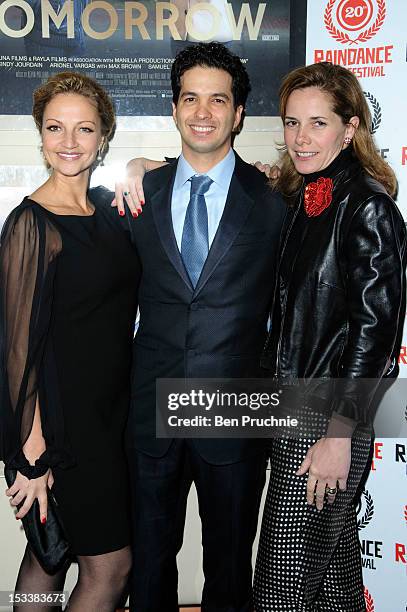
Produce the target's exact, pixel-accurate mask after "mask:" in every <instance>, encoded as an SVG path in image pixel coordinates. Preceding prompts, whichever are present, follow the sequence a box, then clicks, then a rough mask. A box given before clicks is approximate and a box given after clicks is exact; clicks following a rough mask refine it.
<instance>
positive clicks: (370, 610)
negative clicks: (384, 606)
mask: <svg viewBox="0 0 407 612" xmlns="http://www.w3.org/2000/svg"><path fill="white" fill-rule="evenodd" d="M365 602H366V612H374V601H373V597H372V596H371V594H370V593H369V591H368V590H367V588H366V587H365Z"/></svg>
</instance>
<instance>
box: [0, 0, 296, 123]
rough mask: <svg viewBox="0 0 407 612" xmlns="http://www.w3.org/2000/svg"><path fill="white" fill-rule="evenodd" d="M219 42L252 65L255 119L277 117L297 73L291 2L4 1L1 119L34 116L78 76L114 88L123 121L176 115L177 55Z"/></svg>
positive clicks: (0, 5) (1, 17)
mask: <svg viewBox="0 0 407 612" xmlns="http://www.w3.org/2000/svg"><path fill="white" fill-rule="evenodd" d="M214 40H217V41H220V42H222V43H224V44H225V45H227V46H228V47H229V48H230V50H231V51H233V52H234V53H236V54H237V55H239V57H240V58H241V60H242V62H244V63H245V65H246V66H247V69H248V71H249V74H250V77H251V81H252V88H253V93H252V95H251V97H250V99H249V102H248V107H247V114H248V115H251V116H275V115H277V114H278V112H277V108H278V104H277V92H278V86H279V82H280V80H281V77H282V76H283V75H284V74H285V73H286V72H287V71H288V70H289V68H290V2H288V1H287V0H273V1H272V2H258V1H249V2H240V1H239V2H238V1H236V0H232V1H231V2H226V0H206V1H205V2H200V1H199V0H173V1H172V2H156V1H153V0H143V1H140V2H133V1H128V0H110V1H105V0H93V1H91V0H2V1H0V78H1V83H2V87H1V90H0V104H1V111H0V113H1V114H2V115H8V114H12V115H16V114H20V115H28V114H30V112H31V95H32V91H33V89H34V88H35V87H37V86H38V85H39V84H40V83H41V82H42V81H44V80H45V79H46V78H47V77H48V76H49V75H50V74H52V73H55V72H60V71H63V70H76V71H83V72H85V73H86V74H88V75H89V76H91V77H93V78H96V79H97V80H98V81H99V82H100V83H101V84H102V85H103V86H104V87H105V88H106V89H107V90H108V91H109V93H110V94H111V96H112V97H113V99H114V101H115V104H116V111H117V114H118V115H119V116H146V115H148V116H160V115H168V114H169V113H170V110H171V106H170V104H169V99H171V84H170V72H171V65H172V62H173V58H174V56H175V54H176V53H177V52H178V51H180V50H181V49H183V48H184V47H185V46H187V45H188V44H191V43H194V42H198V41H204V42H210V41H214Z"/></svg>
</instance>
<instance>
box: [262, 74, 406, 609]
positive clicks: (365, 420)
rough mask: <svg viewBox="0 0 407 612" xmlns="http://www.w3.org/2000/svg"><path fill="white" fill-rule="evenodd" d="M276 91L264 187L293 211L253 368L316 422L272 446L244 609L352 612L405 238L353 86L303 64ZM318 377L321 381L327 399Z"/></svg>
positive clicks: (400, 304) (393, 368)
mask: <svg viewBox="0 0 407 612" xmlns="http://www.w3.org/2000/svg"><path fill="white" fill-rule="evenodd" d="M280 96H281V97H280V102H281V106H280V111H281V116H282V119H283V122H284V139H285V146H286V150H285V153H284V157H283V164H282V169H281V175H280V177H279V179H277V182H276V188H278V189H280V190H281V191H282V192H283V193H284V194H285V195H286V196H287V199H288V200H289V201H290V203H291V205H292V206H291V207H290V210H289V213H288V215H287V221H286V228H285V236H284V237H283V239H282V243H281V253H280V267H279V278H278V281H277V288H276V293H275V300H274V309H273V320H272V326H271V332H270V335H269V338H268V341H267V344H266V347H265V352H264V356H263V365H264V366H265V367H267V368H269V369H270V370H271V371H272V375H275V376H278V377H280V378H281V379H287V378H290V379H292V378H300V379H306V380H307V383H306V384H307V391H308V392H310V394H311V397H314V398H316V399H318V404H317V406H321V405H324V411H325V414H326V416H323V414H322V413H321V415H320V419H319V421H320V424H321V428H322V429H321V435H322V437H320V438H319V439H318V438H315V436H314V437H312V436H311V435H310V436H309V437H303V438H300V437H298V438H296V439H295V438H279V439H276V440H273V441H272V442H271V477H270V485H269V490H268V494H267V500H266V505H265V510H264V516H263V525H262V532H261V538H260V545H259V553H258V558H257V565H256V575H255V608H256V612H266V611H267V612H282V611H283V610H284V612H294V611H297V610H301V611H304V612H305V611H306V612H311V611H312V612H314V611H316V610H318V611H321V610H326V611H328V610H332V611H338V612H339V611H340V612H361V611H362V610H363V611H364V610H365V602H364V595H363V583H362V572H361V560H360V551H359V542H358V536H357V523H356V512H355V506H354V498H355V495H356V491H357V488H358V486H359V485H360V482H361V479H362V477H363V473H364V471H365V469H366V466H367V463H368V461H369V452H370V447H371V424H372V418H373V415H372V414H370V412H371V408H370V407H371V400H372V396H373V395H374V391H375V390H376V388H377V385H378V384H379V382H380V380H381V379H382V377H384V376H386V375H390V373H391V376H396V375H397V356H398V352H399V349H400V342H401V333H402V325H403V321H404V314H405V277H404V269H405V259H406V231H405V226H404V222H403V219H402V217H401V215H400V212H399V211H398V209H397V207H396V205H395V203H394V201H393V200H392V197H391V196H393V195H394V192H395V190H396V179H395V176H394V174H393V172H392V170H391V169H390V167H389V166H388V165H387V164H386V163H385V162H384V161H383V160H382V159H381V157H380V156H379V154H378V153H377V152H376V149H375V145H374V142H373V140H372V137H371V135H370V132H369V126H370V116H369V110H368V107H367V104H366V101H365V97H364V94H363V92H362V89H361V87H360V85H359V83H358V81H357V79H356V77H355V76H354V75H353V74H352V73H351V72H349V71H348V70H346V69H345V68H343V67H340V66H334V65H332V64H329V63H320V64H314V65H312V66H307V67H304V68H299V69H297V70H294V71H293V72H291V73H289V74H288V75H287V77H286V78H285V79H284V81H283V83H282V86H281V90H280ZM318 379H331V380H330V382H331V383H332V384H331V385H330V394H327V390H326V385H321V381H318ZM332 379H333V380H332ZM355 379H363V380H356V381H355ZM366 379H374V380H371V381H368V382H367V381H366ZM311 406H312V402H311Z"/></svg>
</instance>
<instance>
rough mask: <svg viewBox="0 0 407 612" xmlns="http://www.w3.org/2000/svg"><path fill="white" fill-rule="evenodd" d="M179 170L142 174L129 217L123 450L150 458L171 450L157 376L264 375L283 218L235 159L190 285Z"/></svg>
mask: <svg viewBox="0 0 407 612" xmlns="http://www.w3.org/2000/svg"><path fill="white" fill-rule="evenodd" d="M235 155H236V154H235ZM176 169H177V162H174V163H172V164H169V165H167V166H164V167H162V168H159V169H158V170H154V171H152V172H149V173H148V174H147V175H146V176H145V179H144V185H143V186H144V195H145V206H144V208H143V213H142V215H140V216H139V217H138V218H137V219H135V220H132V219H131V218H130V226H131V228H132V233H133V240H134V243H135V246H136V248H137V251H138V255H139V258H140V262H141V267H142V275H141V280H140V285H139V308H140V326H139V329H138V332H137V334H136V337H135V340H134V353H133V368H132V401H131V407H130V414H129V420H128V425H127V435H126V438H127V445H128V446H129V447H130V448H136V449H138V450H141V451H143V452H145V453H147V454H149V455H151V456H155V457H161V456H164V455H165V453H166V452H167V450H168V449H169V447H170V444H171V440H170V439H157V438H156V437H155V414H156V397H155V389H156V387H155V385H156V379H157V378H252V377H259V376H261V370H260V356H261V353H262V349H263V346H264V343H265V340H266V335H267V329H266V328H267V320H268V316H269V313H270V306H271V301H272V295H273V291H274V281H275V273H276V264H277V255H278V247H279V241H280V233H281V228H282V224H283V220H284V216H285V212H286V207H285V204H284V203H283V201H282V199H281V197H280V196H279V195H278V194H276V193H273V192H272V191H271V189H270V187H269V185H268V182H267V179H266V177H265V176H264V174H262V173H260V172H259V171H258V170H257V169H256V168H254V167H253V166H251V165H250V164H247V163H245V162H244V161H243V160H242V159H241V158H240V157H239V156H238V155H236V164H235V170H234V173H233V175H232V180H231V183H230V187H229V192H228V197H227V200H226V204H225V209H224V212H223V215H222V218H221V221H220V224H219V227H218V230H217V233H216V235H215V238H214V240H213V242H212V245H211V248H210V250H209V254H208V257H207V260H206V262H205V265H204V267H203V270H202V273H201V276H200V278H199V281H198V284H197V285H196V287H195V289H194V288H193V287H192V286H191V283H190V280H189V277H188V274H187V272H186V270H185V267H184V264H183V262H182V259H181V255H180V252H179V250H178V246H177V243H176V239H175V235H174V231H173V226H172V218H171V196H172V188H173V184H174V179H175V173H176ZM110 199H111V198H110ZM127 215H128V213H127ZM191 443H192V444H193V445H194V446H195V448H196V450H197V451H198V452H199V454H200V455H201V456H202V457H203V458H204V459H205V460H206V461H208V462H209V463H213V464H227V463H234V462H237V461H241V460H242V459H243V458H244V457H245V456H246V455H248V454H251V453H254V452H260V451H261V450H262V449H263V444H262V443H261V442H259V441H256V440H249V439H247V440H246V439H227V440H225V439H194V440H191Z"/></svg>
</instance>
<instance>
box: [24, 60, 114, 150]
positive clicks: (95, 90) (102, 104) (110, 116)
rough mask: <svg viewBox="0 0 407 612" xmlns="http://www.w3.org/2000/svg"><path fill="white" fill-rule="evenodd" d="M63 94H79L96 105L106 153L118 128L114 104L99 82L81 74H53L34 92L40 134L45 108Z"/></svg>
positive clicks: (34, 107) (33, 114)
mask: <svg viewBox="0 0 407 612" xmlns="http://www.w3.org/2000/svg"><path fill="white" fill-rule="evenodd" d="M63 93H75V94H79V95H80V96H84V97H85V98H88V99H89V100H91V101H92V102H93V103H94V104H95V106H96V109H97V112H98V115H99V117H100V122H101V131H102V136H103V145H102V151H101V153H104V152H106V150H107V148H108V142H109V140H111V138H112V137H113V134H114V130H115V127H116V116H115V112H114V107H113V102H112V100H111V99H110V97H109V95H108V94H107V93H106V91H105V90H104V89H103V87H102V86H101V85H99V83H98V82H97V81H95V80H94V79H91V78H90V77H88V76H86V75H85V74H80V73H79V72H59V73H57V74H53V75H52V76H50V77H49V78H48V80H47V81H45V83H43V84H42V85H40V86H39V87H38V88H37V89H36V90H35V91H34V95H33V109H32V116H33V117H34V121H35V125H36V126H37V128H38V130H39V132H40V133H41V129H42V123H43V118H44V111H45V107H46V106H47V104H48V103H49V102H50V101H51V100H52V99H53V98H55V96H57V95H58V94H63Z"/></svg>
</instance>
